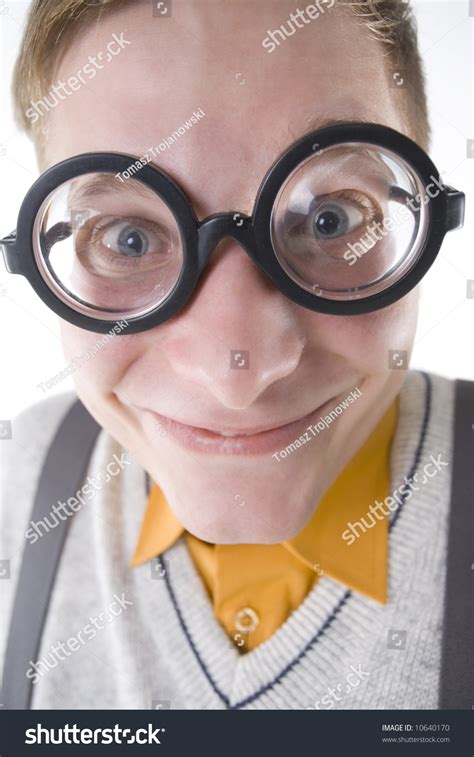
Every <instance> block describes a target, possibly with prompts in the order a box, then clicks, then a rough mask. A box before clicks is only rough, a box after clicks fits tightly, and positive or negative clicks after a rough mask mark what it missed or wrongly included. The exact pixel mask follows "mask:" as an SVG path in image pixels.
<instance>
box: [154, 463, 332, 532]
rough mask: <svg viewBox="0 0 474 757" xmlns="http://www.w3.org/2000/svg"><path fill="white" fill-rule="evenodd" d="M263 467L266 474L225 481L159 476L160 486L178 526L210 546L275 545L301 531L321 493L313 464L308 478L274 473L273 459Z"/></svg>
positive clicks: (292, 474)
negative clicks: (311, 472)
mask: <svg viewBox="0 0 474 757" xmlns="http://www.w3.org/2000/svg"><path fill="white" fill-rule="evenodd" d="M269 465H270V470H269V469H268V467H267V466H264V468H265V470H263V471H261V472H260V475H258V474H257V473H256V472H255V471H253V472H251V471H248V470H247V471H245V475H244V471H242V472H241V473H240V475H234V476H232V478H231V479H227V480H226V479H225V477H219V476H217V477H216V479H215V480H210V481H209V480H205V479H203V478H202V477H201V478H193V477H191V478H190V479H188V480H187V481H186V482H185V481H183V480H181V481H180V482H179V484H178V483H177V482H176V480H174V481H173V480H172V479H171V477H170V479H168V480H167V481H165V480H164V479H163V476H161V483H160V485H161V488H162V490H163V493H164V495H165V497H166V499H167V501H168V504H169V506H170V508H171V509H172V510H173V512H174V514H175V516H176V517H177V518H178V520H179V521H180V523H181V524H182V526H183V527H184V528H185V529H186V530H187V531H189V532H190V533H191V534H193V535H194V536H196V537H198V538H199V539H202V540H204V541H207V542H210V543H213V544H278V543H280V542H282V541H286V540H288V539H292V538H293V537H294V536H296V535H297V534H298V533H299V532H300V531H301V530H302V529H303V528H304V527H305V525H306V523H307V522H308V520H309V519H310V518H311V516H312V514H313V512H314V509H315V503H317V502H318V500H319V497H320V495H321V492H320V491H319V490H318V489H319V487H318V484H317V481H318V478H317V476H315V473H317V472H316V471H314V466H313V475H312V476H311V479H309V478H308V473H307V472H306V476H305V475H304V473H303V472H302V473H301V475H297V474H296V472H295V471H294V470H293V471H291V470H290V469H289V468H288V469H287V470H286V471H282V469H281V468H279V469H278V470H276V469H275V467H274V466H278V463H275V461H273V462H272V463H270V464H269ZM282 473H284V476H282V475H281V474H282ZM173 478H174V477H173ZM155 480H158V481H160V476H159V475H158V476H157V479H155Z"/></svg>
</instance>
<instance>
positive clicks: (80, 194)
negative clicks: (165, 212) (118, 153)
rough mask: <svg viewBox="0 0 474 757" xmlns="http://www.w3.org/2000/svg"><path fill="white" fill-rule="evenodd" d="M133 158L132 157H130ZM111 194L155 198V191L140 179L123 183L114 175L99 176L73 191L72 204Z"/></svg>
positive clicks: (146, 198) (147, 198)
mask: <svg viewBox="0 0 474 757" xmlns="http://www.w3.org/2000/svg"><path fill="white" fill-rule="evenodd" d="M130 157H132V156H130ZM110 192H117V193H118V194H134V195H136V196H137V197H140V198H141V199H145V200H150V199H151V198H152V197H153V194H154V193H153V190H152V189H149V188H148V187H147V186H146V185H145V184H142V182H141V181H140V179H135V180H134V181H132V180H130V179H127V180H126V181H124V182H123V183H121V182H120V180H119V179H117V178H116V177H115V175H114V174H98V175H96V176H93V177H92V178H90V179H88V180H87V181H84V182H83V183H82V184H81V185H80V186H78V187H77V188H74V187H73V189H72V191H71V195H70V199H71V202H79V203H82V202H86V201H88V200H93V199H94V197H100V196H102V195H104V194H106V193H107V194H110Z"/></svg>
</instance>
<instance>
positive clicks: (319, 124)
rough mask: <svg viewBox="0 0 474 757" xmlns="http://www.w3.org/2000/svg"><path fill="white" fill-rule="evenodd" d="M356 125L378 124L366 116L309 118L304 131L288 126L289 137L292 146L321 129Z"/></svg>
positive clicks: (304, 125) (305, 122) (304, 123)
mask: <svg viewBox="0 0 474 757" xmlns="http://www.w3.org/2000/svg"><path fill="white" fill-rule="evenodd" d="M355 123H363V124H376V123H377V122H376V121H374V120H373V119H372V118H365V117H364V116H357V117H354V116H347V117H346V118H329V117H328V116H308V118H307V119H306V120H305V121H304V122H303V131H301V129H298V131H296V129H293V128H292V127H291V126H288V131H287V135H289V136H290V137H291V141H290V143H289V145H288V146H290V144H292V143H293V142H296V141H297V140H298V139H302V137H305V136H306V135H307V134H311V132H313V131H319V129H325V128H327V127H328V126H340V125H341V124H355Z"/></svg>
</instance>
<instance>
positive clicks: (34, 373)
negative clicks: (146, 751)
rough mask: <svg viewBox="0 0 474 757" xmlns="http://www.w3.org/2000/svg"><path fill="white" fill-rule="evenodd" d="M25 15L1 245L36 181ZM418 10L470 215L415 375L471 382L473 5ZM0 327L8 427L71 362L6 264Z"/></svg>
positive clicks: (3, 163) (4, 139) (461, 1)
mask: <svg viewBox="0 0 474 757" xmlns="http://www.w3.org/2000/svg"><path fill="white" fill-rule="evenodd" d="M28 5H29V3H28V2H25V1H24V0H18V1H15V0H0V44H1V50H0V66H1V69H0V74H1V91H0V102H1V106H2V109H1V123H0V180H1V190H0V191H1V198H2V200H1V203H0V236H6V235H7V234H8V233H9V232H10V231H12V230H13V229H14V228H15V226H16V218H17V213H18V209H19V206H20V204H21V201H22V199H23V197H24V195H25V193H26V192H27V190H28V189H29V187H30V185H31V184H32V182H33V181H34V180H35V179H36V177H37V175H38V171H37V167H36V161H35V156H34V152H33V148H32V146H31V144H30V142H29V141H28V140H27V139H26V137H25V136H23V135H21V134H19V132H18V130H17V129H16V127H15V125H14V122H13V116H12V107H11V99H10V82H11V72H12V68H13V63H14V61H15V58H16V54H17V51H18V47H19V44H20V37H21V31H22V27H23V24H24V20H25V14H26V11H27V8H28ZM297 5H298V3H297V1H296V0H295V8H296V7H297ZM471 5H473V6H474V2H472V3H471ZM413 6H414V8H415V11H416V16H417V20H418V27H419V44H420V51H421V54H422V57H423V59H424V62H425V70H426V73H427V77H428V97H429V109H430V115H431V123H432V128H433V142H432V148H431V157H432V159H433V161H434V163H435V165H436V166H437V167H438V169H439V170H440V173H441V177H442V179H443V181H444V182H445V183H446V184H451V185H452V186H454V187H456V188H457V189H461V190H463V191H464V192H465V193H466V195H467V208H466V222H465V226H464V229H462V230H461V231H456V232H453V233H451V234H448V236H447V237H446V240H445V242H444V245H443V248H442V251H441V253H440V254H439V256H438V259H437V261H436V263H435V265H434V266H433V267H432V269H431V270H430V272H429V273H428V275H427V276H426V277H425V279H424V281H423V285H422V300H421V310H420V318H419V323H418V330H417V336H416V341H415V348H414V353H413V357H412V363H411V365H412V367H414V368H423V369H424V370H429V371H433V372H435V373H440V374H442V375H445V376H449V377H453V378H454V377H464V378H472V379H474V338H473V326H474V299H468V298H467V296H466V288H467V280H468V279H474V249H473V248H474V245H473V241H474V235H473V213H472V208H471V198H472V190H473V167H474V159H471V160H469V159H468V158H467V140H468V139H474V131H473V125H472V124H473V119H472V115H473V113H472V110H473V108H472V106H473V99H474V97H473V81H472V71H473V44H472V40H473V29H474V15H473V16H472V17H470V16H469V10H470V7H469V2H468V0H436V1H433V0H417V1H416V2H414V3H413ZM471 13H473V14H474V7H473V8H472V10H471ZM0 322H1V332H0V350H1V353H0V354H1V356H2V364H1V371H0V376H1V387H0V388H1V392H0V418H3V419H8V418H12V417H13V416H15V415H16V414H17V412H18V411H19V410H21V409H22V408H24V407H26V406H27V405H30V404H32V403H34V402H37V401H39V400H41V399H42V398H44V396H45V394H44V392H43V391H42V389H41V388H38V384H39V383H40V382H41V381H45V380H47V379H48V378H50V377H52V376H54V375H55V374H56V373H58V372H59V371H61V370H62V369H63V368H64V367H65V360H64V358H63V356H62V352H61V343H60V339H59V330H58V325H57V319H56V316H54V315H53V314H52V313H50V312H49V311H48V309H47V308H46V306H45V305H43V303H42V302H41V301H40V300H39V298H38V297H37V296H36V295H35V294H34V292H33V290H32V289H31V288H30V287H29V285H28V284H27V282H26V280H25V279H24V278H23V277H21V276H11V275H8V274H7V273H6V271H5V269H4V267H3V262H2V261H1V260H0ZM70 388H72V380H71V379H66V380H64V381H62V382H61V383H60V384H59V385H58V386H57V387H56V388H53V389H52V390H51V393H52V392H54V391H59V392H64V391H67V390H68V389H70ZM48 395H49V393H48Z"/></svg>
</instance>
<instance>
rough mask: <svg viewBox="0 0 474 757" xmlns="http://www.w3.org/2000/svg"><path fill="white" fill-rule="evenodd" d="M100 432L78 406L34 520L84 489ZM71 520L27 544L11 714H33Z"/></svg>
mask: <svg viewBox="0 0 474 757" xmlns="http://www.w3.org/2000/svg"><path fill="white" fill-rule="evenodd" d="M99 430H100V426H99V425H98V424H97V422H96V421H95V420H94V418H92V416H91V415H90V414H89V413H88V412H87V410H86V408H85V407H84V405H83V404H82V402H80V400H77V401H76V402H74V404H73V405H72V407H71V408H70V409H69V410H68V412H67V413H66V415H65V416H64V418H63V420H62V422H61V424H60V426H59V428H58V430H57V432H56V436H55V437H54V439H53V441H52V443H51V446H50V448H49V450H48V453H47V455H46V460H45V462H44V465H43V470H42V472H41V476H40V480H39V484H38V488H37V491H36V497H35V501H34V505H33V510H32V513H31V517H32V519H33V520H35V521H38V520H41V519H42V518H44V516H47V515H49V514H50V513H51V510H52V506H53V505H57V504H58V501H59V500H61V501H63V502H65V501H66V500H67V499H68V498H69V497H72V496H74V495H75V494H76V492H77V491H79V489H81V487H82V485H83V483H84V478H85V475H86V472H87V465H88V462H89V458H90V455H91V453H92V449H93V447H94V444H95V441H96V438H97V435H98V433H99ZM70 521H71V518H67V519H66V520H60V521H59V524H58V525H57V526H56V527H55V528H53V529H51V530H50V531H49V532H48V533H45V534H43V536H42V537H41V538H40V539H38V540H37V541H36V542H35V543H34V544H32V543H31V542H29V541H26V542H25V548H24V551H23V558H22V564H21V570H20V575H19V579H18V587H17V590H16V595H15V602H14V605H13V612H12V619H11V623H10V632H9V636H8V642H7V648H6V655H5V668H4V674H3V686H2V696H3V704H4V707H5V709H11V710H12V709H18V710H24V709H29V707H30V703H31V695H32V680H31V679H30V678H27V677H26V672H27V670H28V668H29V667H30V665H31V661H33V662H35V661H36V660H37V656H38V652H39V648H40V642H41V635H42V632H43V626H44V623H45V619H46V615H47V612H48V606H49V601H50V598H51V593H52V589H53V585H54V580H55V577H56V570H57V566H58V563H59V560H60V558H61V553H62V549H63V545H64V541H65V539H66V535H67V532H68V528H69V524H70Z"/></svg>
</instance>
